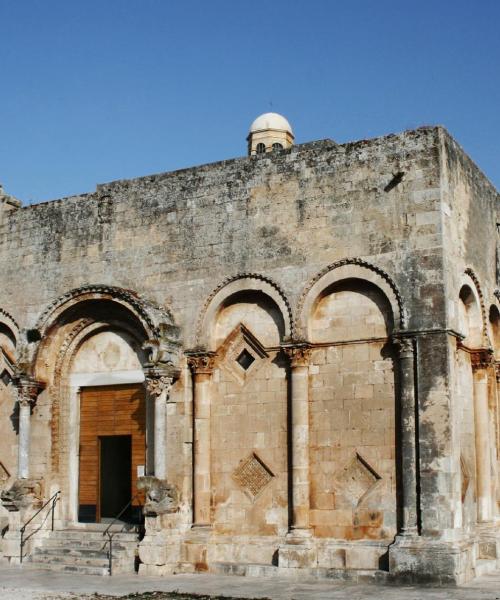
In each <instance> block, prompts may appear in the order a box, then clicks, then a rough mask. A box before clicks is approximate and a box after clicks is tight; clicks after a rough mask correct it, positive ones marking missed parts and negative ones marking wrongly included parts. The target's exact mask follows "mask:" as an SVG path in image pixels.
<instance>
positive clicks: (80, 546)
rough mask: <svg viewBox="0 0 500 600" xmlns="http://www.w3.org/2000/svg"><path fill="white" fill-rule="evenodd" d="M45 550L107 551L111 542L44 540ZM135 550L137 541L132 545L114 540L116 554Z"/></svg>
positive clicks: (131, 543)
mask: <svg viewBox="0 0 500 600" xmlns="http://www.w3.org/2000/svg"><path fill="white" fill-rule="evenodd" d="M41 547H43V548H51V549H53V550H61V551H65V550H68V551H69V550H99V549H100V548H102V549H107V548H109V541H108V540H99V541H91V542H85V541H78V540H70V541H68V540H62V539H57V540H53V539H50V538H47V539H46V540H44V543H43V545H42V546H41ZM135 548H137V540H135V541H134V542H130V543H121V542H116V541H115V540H113V552H114V551H115V550H116V552H130V551H131V550H135Z"/></svg>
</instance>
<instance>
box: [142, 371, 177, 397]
mask: <svg viewBox="0 0 500 600" xmlns="http://www.w3.org/2000/svg"><path fill="white" fill-rule="evenodd" d="M173 384H174V378H173V377H165V376H160V377H151V376H147V377H146V388H147V390H148V393H149V394H151V396H160V395H161V394H163V393H164V392H166V395H167V399H168V397H169V395H170V390H171V388H172V386H173Z"/></svg>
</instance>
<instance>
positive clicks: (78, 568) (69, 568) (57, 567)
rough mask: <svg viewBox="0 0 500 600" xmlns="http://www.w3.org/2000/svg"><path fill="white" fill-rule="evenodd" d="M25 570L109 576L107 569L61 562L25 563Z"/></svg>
mask: <svg viewBox="0 0 500 600" xmlns="http://www.w3.org/2000/svg"><path fill="white" fill-rule="evenodd" d="M23 569H43V570H45V571H57V572H59V573H78V574H81V575H109V570H108V567H107V565H106V567H94V566H89V565H67V564H64V563H60V562H51V563H42V562H40V563H38V562H31V561H28V562H23Z"/></svg>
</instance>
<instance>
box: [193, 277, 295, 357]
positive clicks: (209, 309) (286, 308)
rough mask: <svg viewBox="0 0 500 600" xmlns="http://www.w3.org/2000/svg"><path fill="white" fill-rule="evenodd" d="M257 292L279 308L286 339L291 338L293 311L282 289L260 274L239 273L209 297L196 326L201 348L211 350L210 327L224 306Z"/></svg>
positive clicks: (224, 282)
mask: <svg viewBox="0 0 500 600" xmlns="http://www.w3.org/2000/svg"><path fill="white" fill-rule="evenodd" d="M244 291H257V292H262V293H263V294H264V295H265V296H268V297H269V298H271V300H273V302H274V303H275V304H276V305H277V306H278V308H279V309H280V311H281V315H282V317H283V323H284V327H285V333H284V337H285V338H287V339H288V338H291V337H292V335H293V330H294V323H293V316H292V309H291V307H290V303H289V302H288V299H287V297H286V296H285V294H284V292H283V291H282V289H281V288H280V287H279V286H278V285H277V284H276V283H275V282H274V281H272V279H270V278H269V277H266V276H264V275H261V274H259V273H239V274H237V275H234V276H233V277H228V278H227V279H224V280H223V281H222V282H221V283H220V284H219V285H218V286H217V287H216V288H215V289H214V290H213V292H212V293H211V294H210V295H209V296H208V298H207V300H206V302H205V304H204V305H203V308H202V310H201V312H200V315H199V318H198V323H197V326H196V338H197V341H198V346H199V347H200V348H210V347H211V343H212V340H211V339H210V337H211V336H210V327H211V325H212V324H213V323H214V320H215V316H216V314H217V311H218V310H219V308H220V307H221V306H222V304H223V303H224V302H225V301H226V300H227V299H228V298H230V297H231V296H233V295H234V294H236V293H238V292H244Z"/></svg>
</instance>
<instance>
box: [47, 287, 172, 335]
mask: <svg viewBox="0 0 500 600" xmlns="http://www.w3.org/2000/svg"><path fill="white" fill-rule="evenodd" d="M85 300H110V301H113V302H115V303H117V304H121V305H123V306H124V307H126V308H127V309H128V310H129V311H130V312H131V313H132V314H134V315H135V316H136V317H137V319H138V320H139V321H140V322H141V323H142V325H143V327H144V329H145V331H147V332H148V335H149V337H155V334H158V332H159V325H160V322H165V321H166V322H168V323H170V324H173V318H172V315H171V314H170V312H169V311H167V309H165V308H164V307H160V306H155V305H154V304H153V303H151V302H149V301H147V300H145V299H144V298H142V297H141V296H139V294H136V293H135V292H133V291H131V290H126V289H123V288H120V287H115V286H108V285H85V286H82V287H79V288H75V289H73V290H70V291H69V292H66V293H65V294H63V295H62V296H60V297H59V298H57V299H56V300H54V301H53V302H52V303H51V304H49V306H47V308H46V309H45V310H44V311H43V313H42V314H41V315H40V317H39V318H38V321H37V324H36V327H35V328H36V329H37V330H38V331H39V334H40V336H43V335H45V333H46V332H47V331H48V330H49V329H50V328H51V326H52V324H53V323H54V322H55V321H57V319H58V317H59V316H60V315H61V314H62V313H64V312H65V311H67V310H68V309H69V308H71V307H72V306H75V305H77V304H80V303H81V302H84V301H85Z"/></svg>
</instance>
